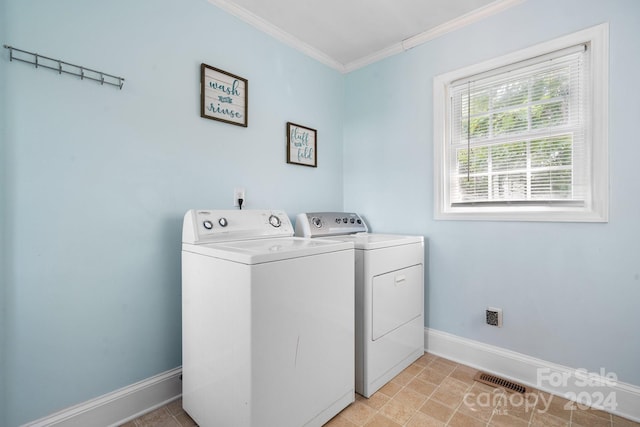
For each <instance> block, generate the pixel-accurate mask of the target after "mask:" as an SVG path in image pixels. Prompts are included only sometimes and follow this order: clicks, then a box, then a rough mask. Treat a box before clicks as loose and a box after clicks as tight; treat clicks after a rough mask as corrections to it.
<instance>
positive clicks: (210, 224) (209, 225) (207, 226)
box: [202, 220, 213, 230]
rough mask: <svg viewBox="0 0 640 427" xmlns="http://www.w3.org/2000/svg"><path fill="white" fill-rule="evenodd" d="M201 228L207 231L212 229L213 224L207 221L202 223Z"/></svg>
mask: <svg viewBox="0 0 640 427" xmlns="http://www.w3.org/2000/svg"><path fill="white" fill-rule="evenodd" d="M202 226H203V227H204V228H206V229H207V230H211V229H212V228H213V223H212V222H211V221H209V220H206V221H203V222H202Z"/></svg>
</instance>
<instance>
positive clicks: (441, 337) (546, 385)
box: [424, 328, 640, 422]
mask: <svg viewBox="0 0 640 427" xmlns="http://www.w3.org/2000/svg"><path fill="white" fill-rule="evenodd" d="M424 338H425V350H426V351H428V352H429V353H432V354H434V355H436V356H441V357H444V358H446V359H450V360H453V361H455V362H458V363H462V364H464V365H468V366H471V367H473V368H476V369H479V370H482V371H486V372H489V373H491V374H495V375H499V376H501V377H504V378H507V379H510V380H512V381H516V382H519V383H521V384H524V385H526V386H530V387H534V388H537V389H538V390H543V391H546V392H548V393H551V394H554V395H557V396H561V397H565V398H567V399H569V400H573V401H576V402H577V403H578V404H589V406H593V407H597V408H599V409H604V410H606V411H607V412H611V413H614V414H616V415H619V416H621V417H624V418H629V419H632V420H634V421H638V422H640V387H638V386H635V385H631V384H626V383H622V382H620V381H618V380H617V379H616V378H614V373H610V372H598V373H588V372H586V370H584V369H574V368H568V367H566V366H562V365H558V364H555V363H551V362H547V361H545V360H541V359H537V358H535V357H531V356H527V355H525V354H521V353H517V352H515V351H511V350H506V349H503V348H500V347H496V346H492V345H489V344H484V343H481V342H478V341H473V340H470V339H467V338H462V337H459V336H456V335H451V334H448V333H446V332H441V331H438V330H435V329H429V328H425V331H424Z"/></svg>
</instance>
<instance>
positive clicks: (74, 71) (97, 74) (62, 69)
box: [4, 44, 124, 89]
mask: <svg viewBox="0 0 640 427" xmlns="http://www.w3.org/2000/svg"><path fill="white" fill-rule="evenodd" d="M4 47H5V48H6V49H9V61H20V62H26V63H27V64H33V65H35V66H36V68H39V67H42V68H48V69H50V70H54V71H57V72H58V74H63V73H64V74H71V75H72V76H78V77H80V79H81V80H84V79H88V80H93V81H96V82H98V83H100V84H102V85H105V84H107V85H111V86H116V87H118V88H120V89H122V85H124V77H118V76H114V75H111V74H107V73H103V72H102V71H96V70H92V69H91V68H87V67H83V66H80V65H75V64H71V63H69V62H65V61H61V60H59V59H53V58H49V57H47V56H43V55H40V54H37V53H33V52H28V51H26V50H22V49H17V48H15V47H13V46H8V45H6V44H5V45H4ZM16 52H17V55H16ZM27 55H31V57H29V56H27ZM42 60H44V62H43V61H42Z"/></svg>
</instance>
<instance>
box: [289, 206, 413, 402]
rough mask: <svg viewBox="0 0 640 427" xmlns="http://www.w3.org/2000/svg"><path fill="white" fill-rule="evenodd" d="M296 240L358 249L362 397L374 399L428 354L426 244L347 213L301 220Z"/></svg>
mask: <svg viewBox="0 0 640 427" xmlns="http://www.w3.org/2000/svg"><path fill="white" fill-rule="evenodd" d="M296 235H297V236H305V237H324V238H330V239H332V240H341V241H344V242H352V243H354V244H355V252H356V256H355V267H356V270H355V274H356V277H355V280H356V297H355V301H356V392H357V393H359V394H361V395H363V396H365V397H370V396H371V395H372V394H373V393H375V392H376V391H377V390H378V389H380V387H382V386H383V385H385V384H386V383H387V382H389V381H390V380H391V379H392V378H393V377H395V376H396V375H398V374H399V373H400V372H401V371H402V370H403V369H405V368H406V367H407V366H409V365H410V364H411V363H413V362H414V361H415V360H416V359H418V358H419V357H420V356H422V355H423V354H424V238H423V237H422V236H403V235H390V234H375V233H368V228H367V225H366V224H365V222H364V221H363V220H362V218H361V217H360V216H359V215H358V214H356V213H344V212H314V213H303V214H299V215H298V216H297V217H296Z"/></svg>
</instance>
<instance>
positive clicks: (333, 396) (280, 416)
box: [182, 210, 355, 427]
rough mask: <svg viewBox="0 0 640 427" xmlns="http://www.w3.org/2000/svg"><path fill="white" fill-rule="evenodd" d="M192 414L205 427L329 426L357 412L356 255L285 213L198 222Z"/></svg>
mask: <svg viewBox="0 0 640 427" xmlns="http://www.w3.org/2000/svg"><path fill="white" fill-rule="evenodd" d="M182 369H183V383H182V386H183V389H182V393H183V394H182V399H183V407H184V409H185V410H186V412H187V413H188V414H189V415H190V416H191V417H192V418H193V419H194V420H195V421H196V422H197V423H198V425H200V426H203V427H222V426H224V427H232V426H234V427H235V426H237V427H265V426H274V427H275V426H278V427H286V426H290V427H301V426H321V425H323V424H324V423H326V422H327V421H328V420H329V419H331V418H332V417H333V416H334V415H336V414H337V413H338V412H340V411H341V410H342V409H343V408H345V407H346V406H348V405H349V404H350V403H351V402H353V401H354V396H355V395H354V249H353V243H351V242H336V241H320V240H312V239H306V238H299V237H293V227H292V225H291V222H290V221H289V218H288V217H287V215H286V214H285V213H284V212H282V211H262V210H234V211H220V210H190V211H189V212H187V213H186V215H185V217H184V223H183V232H182Z"/></svg>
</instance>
